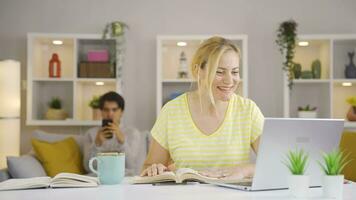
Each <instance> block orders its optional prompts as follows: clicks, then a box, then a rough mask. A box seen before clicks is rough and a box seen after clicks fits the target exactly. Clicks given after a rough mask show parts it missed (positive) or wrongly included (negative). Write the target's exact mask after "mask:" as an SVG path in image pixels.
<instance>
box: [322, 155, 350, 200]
mask: <svg viewBox="0 0 356 200" xmlns="http://www.w3.org/2000/svg"><path fill="white" fill-rule="evenodd" d="M323 160H324V164H322V163H320V162H319V164H320V166H321V168H322V169H323V171H324V173H325V176H324V177H323V193H324V196H325V197H327V198H338V199H342V193H343V184H344V175H342V174H341V173H342V170H343V169H344V167H345V166H346V165H347V164H348V163H349V162H350V161H351V160H348V155H345V154H344V152H342V151H340V150H339V149H337V150H334V151H332V152H330V153H329V154H326V153H323Z"/></svg>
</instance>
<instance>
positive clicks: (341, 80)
mask: <svg viewBox="0 0 356 200" xmlns="http://www.w3.org/2000/svg"><path fill="white" fill-rule="evenodd" d="M333 81H334V83H356V79H351V78H350V79H334V80H333Z"/></svg>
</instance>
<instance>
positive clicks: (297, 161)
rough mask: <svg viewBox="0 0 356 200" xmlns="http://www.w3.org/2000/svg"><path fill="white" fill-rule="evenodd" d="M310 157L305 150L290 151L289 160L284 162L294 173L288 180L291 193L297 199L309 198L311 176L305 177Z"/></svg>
mask: <svg viewBox="0 0 356 200" xmlns="http://www.w3.org/2000/svg"><path fill="white" fill-rule="evenodd" d="M308 157H309V156H308V154H307V153H305V152H304V151H303V150H295V151H289V152H288V154H287V158H288V160H287V161H285V162H284V164H285V165H286V166H287V167H288V169H289V171H290V172H291V173H292V175H291V176H289V178H288V187H289V192H290V193H291V195H292V196H294V197H297V198H303V197H307V196H308V191H309V176H307V175H305V170H306V165H307V162H308Z"/></svg>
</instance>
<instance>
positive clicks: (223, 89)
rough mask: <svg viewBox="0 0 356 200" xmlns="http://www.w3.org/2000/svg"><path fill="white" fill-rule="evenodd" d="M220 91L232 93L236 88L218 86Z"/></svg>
mask: <svg viewBox="0 0 356 200" xmlns="http://www.w3.org/2000/svg"><path fill="white" fill-rule="evenodd" d="M217 88H218V89H219V90H220V91H222V92H230V91H231V90H232V89H233V88H234V87H223V86H220V87H219V86H218V87H217Z"/></svg>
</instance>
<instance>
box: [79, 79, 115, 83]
mask: <svg viewBox="0 0 356 200" xmlns="http://www.w3.org/2000/svg"><path fill="white" fill-rule="evenodd" d="M76 81H78V82H83V83H92V82H111V83H114V82H116V81H117V80H116V79H114V78H77V79H76Z"/></svg>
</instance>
